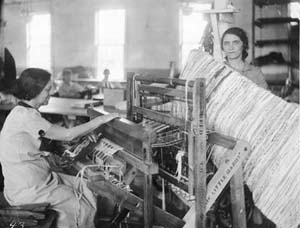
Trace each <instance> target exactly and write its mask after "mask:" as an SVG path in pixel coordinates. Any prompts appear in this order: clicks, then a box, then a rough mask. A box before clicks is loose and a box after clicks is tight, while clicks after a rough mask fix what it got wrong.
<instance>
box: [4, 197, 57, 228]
mask: <svg viewBox="0 0 300 228" xmlns="http://www.w3.org/2000/svg"><path fill="white" fill-rule="evenodd" d="M49 206H50V204H49V203H37V204H24V205H19V206H10V205H9V204H8V203H7V201H6V200H5V198H4V197H3V192H1V193H0V227H15V228H17V227H24V228H25V227H31V228H55V227H56V226H55V224H56V218H57V212H56V211H54V210H50V209H49Z"/></svg>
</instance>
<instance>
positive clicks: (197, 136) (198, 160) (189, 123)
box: [127, 74, 206, 228]
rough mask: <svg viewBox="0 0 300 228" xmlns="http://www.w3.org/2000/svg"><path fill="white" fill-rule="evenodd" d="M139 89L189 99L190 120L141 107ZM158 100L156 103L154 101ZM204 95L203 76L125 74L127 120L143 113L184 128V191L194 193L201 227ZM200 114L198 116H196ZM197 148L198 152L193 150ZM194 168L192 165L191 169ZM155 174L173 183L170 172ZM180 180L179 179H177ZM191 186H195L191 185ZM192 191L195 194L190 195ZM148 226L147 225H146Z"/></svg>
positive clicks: (203, 217) (203, 213) (203, 216)
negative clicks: (185, 187)
mask: <svg viewBox="0 0 300 228" xmlns="http://www.w3.org/2000/svg"><path fill="white" fill-rule="evenodd" d="M137 82H139V83H141V82H142V83H160V84H164V85H168V86H170V87H169V88H162V87H157V86H151V85H145V84H137ZM176 86H188V87H189V88H190V89H192V91H189V92H187V93H185V91H184V90H182V89H176ZM141 91H147V92H151V93H156V94H159V95H162V96H169V97H180V98H183V99H185V98H186V96H187V98H193V113H189V118H190V120H182V119H179V118H176V117H174V116H171V115H168V114H164V113H159V112H156V111H153V110H150V109H147V106H148V105H147V104H146V105H145V106H146V108H144V107H142V104H141V96H140V92H141ZM158 103H159V102H158ZM205 106H206V98H205V79H204V78H199V79H196V80H195V81H189V82H187V81H186V80H182V79H174V78H158V77H155V76H139V75H134V74H128V78H127V119H129V120H131V121H137V122H138V121H140V120H141V118H142V117H143V116H147V117H150V118H152V119H155V120H156V121H158V122H163V123H166V124H169V125H172V126H178V127H181V128H185V127H186V128H187V131H188V161H189V169H190V170H189V172H188V173H189V177H188V178H189V184H188V191H189V193H190V194H191V195H195V202H196V203H195V207H196V219H195V227H203V228H204V227H205V222H206V167H205V166H206V133H205V132H206V128H205V127H206V121H205V117H206V108H205ZM200 116H201V117H202V118H200ZM197 150H199V151H200V153H197ZM192 167H194V168H192ZM159 174H160V175H161V176H162V177H164V178H165V179H167V180H168V181H170V182H172V183H174V184H176V185H177V184H178V183H176V181H177V182H178V180H174V178H172V177H171V176H170V175H168V174H167V173H166V172H164V171H163V170H162V169H159ZM179 183H180V181H179ZM194 186H195V188H194ZM193 192H194V193H195V194H193ZM148 227H151V226H148Z"/></svg>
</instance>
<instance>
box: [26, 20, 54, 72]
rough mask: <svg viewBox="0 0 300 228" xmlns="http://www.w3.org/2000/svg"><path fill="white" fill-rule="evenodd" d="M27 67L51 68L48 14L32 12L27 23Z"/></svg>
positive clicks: (49, 21)
mask: <svg viewBox="0 0 300 228" xmlns="http://www.w3.org/2000/svg"><path fill="white" fill-rule="evenodd" d="M27 67H39V68H43V69H46V70H49V71H50V69H51V18H50V14H34V15H32V16H31V20H30V21H29V23H28V24H27Z"/></svg>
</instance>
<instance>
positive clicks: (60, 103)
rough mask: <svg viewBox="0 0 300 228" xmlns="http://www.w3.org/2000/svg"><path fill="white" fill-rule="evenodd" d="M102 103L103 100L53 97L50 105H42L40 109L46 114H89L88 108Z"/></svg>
mask: <svg viewBox="0 0 300 228" xmlns="http://www.w3.org/2000/svg"><path fill="white" fill-rule="evenodd" d="M100 104H101V101H97V100H84V99H71V98H60V97H51V98H50V100H49V103H48V105H45V106H41V107H40V109H39V111H40V112H41V113H45V114H60V115H72V116H88V114H87V109H88V108H89V107H96V106H99V105H100Z"/></svg>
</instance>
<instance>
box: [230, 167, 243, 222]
mask: <svg viewBox="0 0 300 228" xmlns="http://www.w3.org/2000/svg"><path fill="white" fill-rule="evenodd" d="M230 195H231V210H232V220H233V228H246V227H247V224H246V208H245V194H244V182H243V170H242V167H240V168H239V169H238V170H237V171H236V173H235V174H234V175H233V177H232V178H231V180H230Z"/></svg>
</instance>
